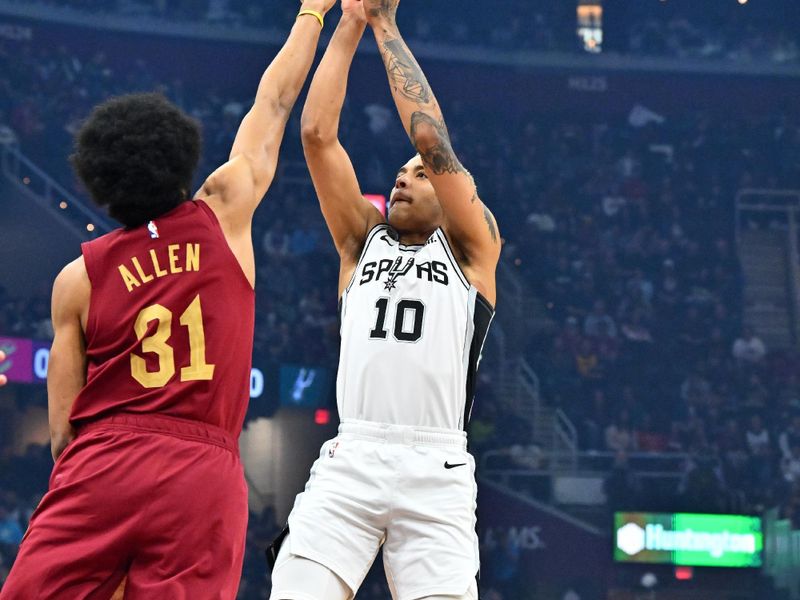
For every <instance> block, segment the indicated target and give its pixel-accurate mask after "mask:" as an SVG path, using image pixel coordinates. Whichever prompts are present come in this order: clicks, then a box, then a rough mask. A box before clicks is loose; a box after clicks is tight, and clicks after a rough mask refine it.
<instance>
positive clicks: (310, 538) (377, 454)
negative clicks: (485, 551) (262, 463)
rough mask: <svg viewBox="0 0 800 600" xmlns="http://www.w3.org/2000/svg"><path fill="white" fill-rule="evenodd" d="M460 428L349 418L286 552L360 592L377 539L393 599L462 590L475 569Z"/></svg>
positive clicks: (293, 526) (322, 464) (468, 466)
mask: <svg viewBox="0 0 800 600" xmlns="http://www.w3.org/2000/svg"><path fill="white" fill-rule="evenodd" d="M466 442H467V439H466V434H465V433H464V432H461V431H452V430H447V429H434V428H419V427H403V426H398V425H386V424H381V423H372V422H368V421H356V420H345V421H343V422H342V424H341V425H340V427H339V435H338V436H337V437H335V438H334V439H332V440H329V441H327V442H325V444H323V446H322V450H321V452H320V456H319V459H318V460H317V461H316V462H315V463H314V466H313V467H312V468H311V477H310V478H309V480H308V483H307V484H306V488H305V491H304V492H303V493H301V494H299V495H298V496H297V499H296V500H295V504H294V508H293V509H292V512H291V514H290V515H289V531H290V535H291V540H292V544H291V552H292V554H295V555H297V556H302V557H305V558H308V559H310V560H313V561H316V562H318V563H320V564H322V565H324V566H326V567H328V568H329V569H330V570H332V571H333V572H334V573H336V574H337V575H338V576H339V577H341V578H342V580H343V581H344V582H345V583H346V584H347V585H348V586H349V587H350V589H351V590H353V592H356V591H357V590H358V588H359V586H360V585H361V582H362V581H363V579H364V577H365V576H366V574H367V572H368V571H369V568H370V566H371V565H372V562H373V561H374V560H375V556H376V554H377V553H378V550H379V548H380V547H381V545H383V556H384V567H385V570H386V575H387V578H388V579H389V581H390V585H391V586H392V587H393V588H394V590H395V594H394V595H395V600H416V599H418V598H423V597H425V596H430V595H445V596H447V595H453V596H461V595H463V594H465V593H467V591H468V590H469V589H470V586H471V585H472V584H473V583H474V580H475V577H476V575H477V573H478V569H479V566H480V565H479V558H478V536H477V534H476V531H475V520H476V516H475V508H476V498H477V486H476V483H475V461H474V460H473V458H472V455H470V454H469V453H468V452H467V450H466Z"/></svg>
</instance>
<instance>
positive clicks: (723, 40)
mask: <svg viewBox="0 0 800 600" xmlns="http://www.w3.org/2000/svg"><path fill="white" fill-rule="evenodd" d="M17 1H21V0H17ZM25 1H26V3H27V2H28V0H25ZM38 1H39V2H40V3H42V4H45V5H51V6H61V7H68V8H71V9H77V10H81V11H90V12H93V13H100V14H117V15H121V16H127V17H136V16H140V17H151V18H152V17H155V18H159V19H164V20H169V21H171V22H176V21H190V22H208V23H212V24H218V25H224V26H226V27H239V28H241V27H256V28H268V29H277V30H280V31H284V30H285V29H286V28H288V27H289V25H290V24H291V22H292V21H293V20H294V18H295V16H296V10H295V5H294V4H292V3H291V2H289V3H287V2H285V1H283V0H177V1H167V0H114V1H111V2H108V1H104V0H38ZM772 2H773V3H774V4H776V5H781V2H780V1H778V2H776V1H775V0H772ZM576 4H577V3H576V2H564V1H563V0H545V1H540V2H537V3H536V6H534V7H531V8H532V11H528V12H526V13H525V14H521V13H520V11H519V6H518V3H516V2H512V1H511V0H500V1H498V2H494V3H493V4H492V10H491V11H482V10H480V11H479V10H477V9H476V10H474V11H459V12H454V11H453V10H451V8H450V6H449V5H448V4H447V3H431V2H424V3H423V2H422V1H421V0H405V2H404V3H403V6H402V8H401V10H400V18H401V21H402V22H403V25H404V31H406V33H407V35H408V36H409V37H410V38H413V39H414V40H418V41H426V42H436V43H445V44H450V45H455V46H476V47H482V48H492V49H498V50H539V51H559V52H583V51H584V44H583V41H582V40H580V39H579V38H578V36H577V33H576V32H577V27H578V26H577V21H576ZM604 4H605V5H606V6H607V9H606V11H605V14H604V16H603V20H604V23H605V31H604V37H605V38H606V40H607V48H608V49H609V50H611V51H613V52H617V53H623V54H631V55H634V56H640V55H645V56H663V57H673V58H689V57H693V58H702V59H718V60H719V59H721V60H732V61H738V62H752V61H755V62H765V61H766V62H774V63H779V64H785V63H797V62H798V61H800V46H798V39H797V35H796V32H795V29H794V28H793V25H792V22H791V21H790V20H786V19H783V18H782V16H781V6H776V7H775V10H774V11H773V13H772V18H770V19H767V20H766V21H765V20H764V19H763V18H760V17H761V16H762V15H760V14H756V15H754V14H753V12H754V11H756V10H758V9H754V8H752V7H749V6H748V7H745V6H742V5H743V4H744V3H742V2H740V3H739V4H736V3H730V4H726V5H724V8H720V7H715V8H714V10H705V11H699V10H697V9H696V8H692V7H688V6H687V5H686V4H685V3H684V4H681V3H674V2H672V3H669V5H667V4H666V3H664V2H660V3H659V2H657V1H655V0H654V1H653V2H650V3H647V2H639V3H635V4H636V5H628V4H626V3H624V2H622V1H620V0H612V1H610V2H609V1H608V0H607V1H606V2H605V3H604ZM673 4H675V6H671V5H673ZM617 5H619V6H617ZM761 10H762V11H763V10H768V7H762V9H761ZM478 15H479V18H476V16H478ZM787 16H788V15H787Z"/></svg>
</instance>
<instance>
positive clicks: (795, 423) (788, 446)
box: [778, 415, 800, 458]
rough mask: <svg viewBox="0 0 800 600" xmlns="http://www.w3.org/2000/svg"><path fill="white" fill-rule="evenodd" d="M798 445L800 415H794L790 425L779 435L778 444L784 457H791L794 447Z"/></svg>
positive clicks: (799, 439) (799, 440) (799, 438)
mask: <svg viewBox="0 0 800 600" xmlns="http://www.w3.org/2000/svg"><path fill="white" fill-rule="evenodd" d="M796 445H800V415H794V416H792V420H791V422H790V423H789V425H788V427H786V429H784V430H783V431H782V432H781V434H780V435H779V436H778V446H779V447H780V450H781V454H782V456H783V458H791V457H792V455H793V452H792V448H793V447H794V446H796Z"/></svg>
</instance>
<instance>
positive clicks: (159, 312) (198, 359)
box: [131, 295, 214, 388]
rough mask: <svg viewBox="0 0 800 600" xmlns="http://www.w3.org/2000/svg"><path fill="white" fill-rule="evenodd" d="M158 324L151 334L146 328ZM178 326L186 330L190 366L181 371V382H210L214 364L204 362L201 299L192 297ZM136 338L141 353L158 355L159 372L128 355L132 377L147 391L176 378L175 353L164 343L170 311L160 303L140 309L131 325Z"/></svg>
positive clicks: (170, 329) (204, 341)
mask: <svg viewBox="0 0 800 600" xmlns="http://www.w3.org/2000/svg"><path fill="white" fill-rule="evenodd" d="M152 321H158V327H157V328H156V330H155V332H154V333H153V334H152V335H149V336H147V337H145V336H146V335H147V329H148V326H149V325H150V323H151V322H152ZM180 324H181V325H182V326H183V327H186V328H187V329H188V330H189V355H190V360H189V366H188V367H183V368H181V381H209V380H211V379H212V378H213V377H214V365H210V364H208V363H207V362H206V336H205V331H204V330H203V311H202V308H201V306H200V296H199V295H197V296H195V298H194V300H192V303H191V304H190V305H189V307H188V308H187V309H186V310H185V311H184V312H183V314H182V315H181V318H180ZM133 329H134V331H135V332H136V338H137V339H138V340H139V341H140V342H142V352H143V353H148V354H155V355H156V356H158V370H157V371H148V370H147V363H146V362H145V360H144V358H142V357H141V356H139V355H138V354H136V353H131V375H132V376H133V378H134V379H135V380H136V381H138V382H139V383H140V384H142V386H143V387H146V388H160V387H164V386H165V385H167V382H168V381H169V380H170V379H172V376H173V375H175V351H174V350H173V349H172V346H170V345H169V344H168V343H167V341H168V340H169V338H170V336H171V335H172V312H170V310H169V309H167V308H164V307H163V306H161V305H160V304H153V305H152V306H148V307H147V308H144V309H142V310H141V311H140V312H139V315H138V316H137V317H136V322H135V323H134V325H133Z"/></svg>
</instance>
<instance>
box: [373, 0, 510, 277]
mask: <svg viewBox="0 0 800 600" xmlns="http://www.w3.org/2000/svg"><path fill="white" fill-rule="evenodd" d="M362 1H363V2H364V4H365V8H366V12H367V20H368V21H369V24H370V26H371V27H372V30H373V33H374V34H375V40H376V41H377V43H378V49H379V50H380V53H381V56H382V57H383V64H384V66H385V67H386V73H387V75H388V76H389V85H390V87H391V89H392V96H393V97H394V101H395V104H396V105H397V110H398V112H399V113H400V118H401V119H402V121H403V126H404V127H405V128H406V132H407V133H408V136H409V138H410V139H411V143H412V144H413V145H414V147H415V148H416V150H417V152H418V153H419V155H420V156H421V157H422V161H423V164H424V165H425V170H426V173H427V175H428V178H429V179H430V181H431V184H432V185H433V188H434V190H436V196H437V198H438V199H439V202H440V203H441V205H442V209H443V210H444V215H445V230H446V231H447V232H448V234H449V237H450V238H451V240H452V241H453V242H454V243H455V244H456V245H457V246H458V247H459V249H460V250H461V252H462V253H463V255H464V258H465V259H466V261H467V262H468V263H470V264H471V265H473V266H479V267H486V268H487V269H489V268H490V269H491V270H492V272H493V271H494V268H495V266H496V264H497V260H498V258H499V256H500V237H499V234H498V232H497V223H496V222H495V220H494V217H493V216H492V214H491V212H489V209H488V208H486V206H484V204H483V203H482V202H481V200H480V198H479V197H478V191H477V188H476V186H475V181H474V180H473V178H472V176H471V175H470V173H469V171H467V170H466V169H465V168H464V167H463V166H462V164H461V162H460V161H459V160H458V157H457V156H456V154H455V152H454V151H453V146H452V144H451V143H450V136H449V134H448V132H447V126H446V125H445V122H444V117H443V115H442V111H441V108H440V107H439V103H438V102H437V101H436V96H434V94H433V91H432V90H431V86H430V85H429V84H428V81H427V79H426V78H425V74H424V73H423V72H422V69H421V68H420V66H419V64H418V63H417V61H416V59H415V58H414V55H413V54H412V53H411V51H410V50H409V48H408V46H407V45H406V43H405V42H404V41H403V38H402V36H401V35H400V31H399V29H398V27H397V22H396V20H395V14H396V12H397V6H398V4H399V2H400V0H362Z"/></svg>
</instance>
